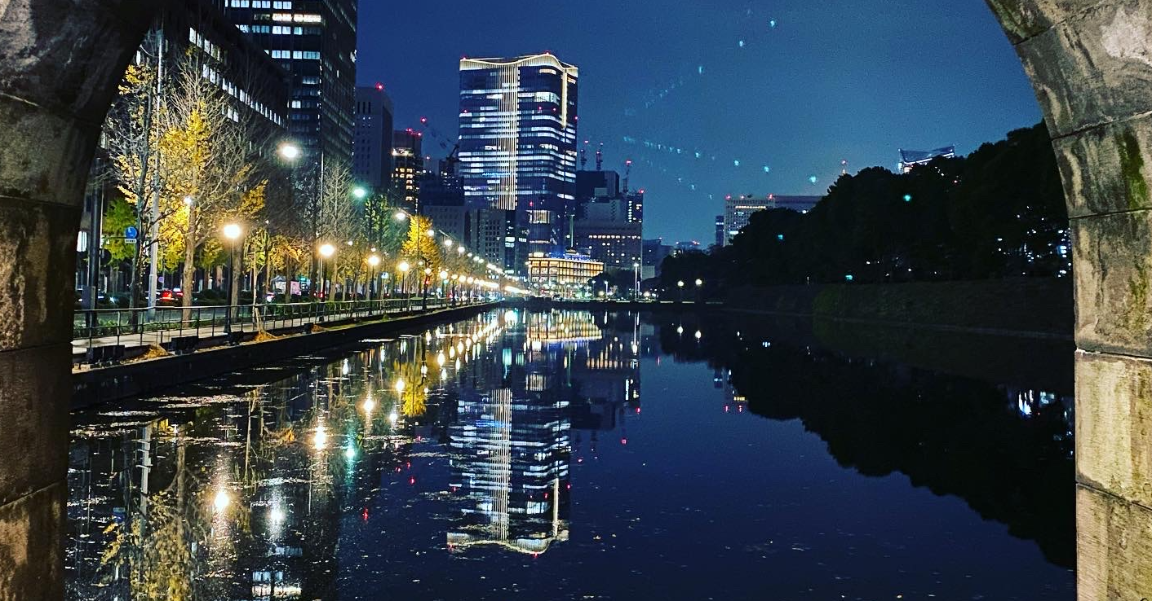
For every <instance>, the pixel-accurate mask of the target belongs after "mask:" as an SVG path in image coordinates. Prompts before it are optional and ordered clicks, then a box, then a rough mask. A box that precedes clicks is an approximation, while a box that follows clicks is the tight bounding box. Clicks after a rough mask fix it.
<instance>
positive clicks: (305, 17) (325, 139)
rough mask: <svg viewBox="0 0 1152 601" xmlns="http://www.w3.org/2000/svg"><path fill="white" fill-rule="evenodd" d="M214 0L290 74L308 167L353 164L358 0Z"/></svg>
mask: <svg viewBox="0 0 1152 601" xmlns="http://www.w3.org/2000/svg"><path fill="white" fill-rule="evenodd" d="M215 1H216V2H218V3H219V5H220V6H221V7H222V8H223V9H224V13H225V14H226V15H227V16H228V18H229V19H231V21H232V22H233V23H235V24H236V26H237V27H238V28H239V29H240V31H242V32H244V33H246V34H248V37H249V39H251V40H252V41H254V42H256V44H257V45H258V46H260V47H261V48H263V49H264V50H265V51H266V52H267V53H268V55H269V56H271V57H272V59H273V60H275V61H276V62H277V63H279V64H280V66H281V67H283V68H284V70H285V71H286V72H288V73H289V75H290V76H291V79H292V99H291V104H290V107H289V109H290V112H291V118H290V120H289V130H290V132H289V133H290V134H291V135H292V137H293V138H294V139H295V140H296V142H297V143H299V144H300V145H301V146H302V147H303V148H304V152H305V160H306V161H307V162H308V164H307V165H306V167H308V168H316V167H319V165H320V163H321V161H322V160H323V161H328V162H329V164H344V165H348V166H349V167H351V159H352V133H353V115H354V108H355V107H354V104H355V96H356V21H357V6H358V1H357V0H323V1H321V0H276V1H274V2H272V1H268V0H215ZM277 108H279V107H277Z"/></svg>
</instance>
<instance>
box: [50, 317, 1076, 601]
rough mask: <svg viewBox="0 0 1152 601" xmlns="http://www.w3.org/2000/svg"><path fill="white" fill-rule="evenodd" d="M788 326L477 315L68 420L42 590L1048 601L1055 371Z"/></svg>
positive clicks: (1043, 363)
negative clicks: (65, 470)
mask: <svg viewBox="0 0 1152 601" xmlns="http://www.w3.org/2000/svg"><path fill="white" fill-rule="evenodd" d="M745 321H746V320H745ZM815 330H816V331H813V329H812V328H810V327H807V326H803V325H801V326H795V325H794V324H793V325H788V324H785V325H780V324H772V323H764V324H759V323H757V324H749V323H743V322H741V321H738V320H737V321H732V322H731V323H728V322H727V321H726V320H724V319H720V318H716V317H709V318H702V319H699V320H698V319H697V318H696V317H693V316H676V315H666V316H640V315H636V314H626V313H619V314H613V313H587V312H552V313H532V312H525V311H519V312H509V313H505V312H503V311H501V312H493V313H490V314H485V315H483V316H481V317H479V318H476V319H472V320H468V321H464V322H461V323H456V324H452V325H445V326H443V327H441V328H438V329H435V330H431V331H428V332H419V333H414V334H413V335H411V336H406V337H402V338H400V339H396V340H381V341H365V342H364V343H363V344H361V345H359V346H357V347H355V348H348V349H344V350H342V351H331V352H328V353H325V354H323V355H317V356H313V357H304V358H300V359H297V360H295V361H293V362H290V363H285V364H279V365H274V366H270V367H266V368H261V369H256V370H251V371H248V372H245V373H242V374H236V375H233V376H230V377H228V378H222V379H220V380H217V381H213V382H209V383H205V384H201V385H198V386H195V387H188V388H184V389H181V390H179V391H176V392H174V393H172V394H170V395H166V396H164V397H158V398H152V399H145V400H141V401H136V402H133V403H129V404H124V405H122V406H117V407H105V408H101V410H99V411H96V412H88V413H83V414H79V415H77V416H75V418H74V422H75V426H74V429H73V432H72V446H71V471H70V476H69V485H70V489H71V499H70V503H69V518H70V528H69V542H68V545H69V549H68V559H67V567H68V574H69V591H70V592H69V598H71V599H120V600H128V599H196V600H201V599H202V600H222V599H237V600H239V599H302V600H303V599H307V600H312V599H324V600H336V599H342V600H343V599H348V600H350V599H366V600H369V599H372V600H374V599H406V600H422V599H445V600H455V599H494V600H501V599H548V600H551V599H620V600H634V599H658V600H662V601H663V600H671V599H725V600H731V599H749V600H753V599H755V600H759V599H770V600H791V599H867V600H879V599H1022V600H1035V599H1056V600H1060V599H1073V598H1074V573H1073V567H1074V566H1073V561H1074V555H1075V552H1074V550H1075V541H1074V528H1073V497H1072V493H1073V488H1072V482H1073V471H1072V458H1071V450H1072V440H1071V434H1070V426H1069V424H1070V423H1071V421H1070V420H1071V412H1072V400H1071V398H1070V392H1069V391H1070V388H1071V386H1070V380H1071V376H1070V371H1069V370H1070V366H1071V361H1070V359H1071V352H1070V351H1068V353H1067V356H1066V359H1067V361H1065V354H1064V350H1065V349H1063V348H1062V347H1059V348H1056V349H1055V350H1052V349H1051V348H1048V349H1039V350H1038V349H1036V348H1032V347H1031V346H1029V345H1033V344H1035V345H1037V346H1044V345H1043V344H1041V343H1022V342H1018V341H1017V342H1014V343H1011V344H1018V345H1021V348H1013V347H1011V344H1009V343H1007V342H1005V343H1003V345H1004V346H1002V347H997V348H989V347H988V346H987V344H988V343H987V341H963V340H960V341H957V340H928V341H924V340H922V339H918V340H917V341H902V340H890V341H887V342H885V341H884V340H883V338H884V336H883V335H881V334H878V333H876V332H864V333H846V332H844V331H834V330H829V329H827V328H823V329H822V328H820V327H817V328H815ZM697 332H699V334H697ZM896 336H897V337H898V336H899V335H896ZM854 337H855V338H854ZM878 341H879V342H878ZM969 343H971V345H972V347H973V348H971V349H967V350H965V348H964V347H965V345H966V344H969ZM1049 346H1051V345H1049ZM834 348H835V349H837V350H832V349H834ZM893 349H895V350H893ZM933 349H935V351H939V352H935V351H934V350H933ZM975 349H980V350H979V351H977V350H975ZM997 352H1000V353H1001V354H1003V355H1004V356H1006V357H1009V358H1008V359H1004V360H1001V359H999V358H997V357H996V356H995V355H996V353H997ZM902 356H903V358H902ZM1021 357H1027V359H1026V360H1025V361H1022V362H1017V363H1019V364H1020V365H1023V366H1025V367H1021V368H1019V369H1016V368H1013V367H1012V365H1013V360H1012V358H1016V359H1019V358H1021ZM1037 363H1039V365H1037ZM912 364H917V365H919V366H918V367H914V366H912ZM1066 372H1068V373H1066Z"/></svg>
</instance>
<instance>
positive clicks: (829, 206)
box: [661, 124, 1071, 294]
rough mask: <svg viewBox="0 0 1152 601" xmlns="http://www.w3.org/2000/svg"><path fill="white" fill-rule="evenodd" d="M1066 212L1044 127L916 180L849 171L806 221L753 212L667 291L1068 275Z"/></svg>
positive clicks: (669, 266) (674, 271) (665, 282)
mask: <svg viewBox="0 0 1152 601" xmlns="http://www.w3.org/2000/svg"><path fill="white" fill-rule="evenodd" d="M1067 223H1068V216H1067V210H1066V208H1065V204H1064V193H1063V190H1062V188H1061V182H1060V179H1059V174H1058V172H1057V167H1056V159H1055V155H1054V153H1053V150H1052V146H1051V140H1050V138H1049V136H1048V132H1047V129H1046V128H1045V127H1044V125H1043V124H1040V125H1037V126H1035V127H1031V128H1028V129H1021V130H1017V131H1013V132H1011V133H1009V134H1008V137H1007V139H1005V140H1003V141H1000V142H996V143H991V144H985V145H983V146H981V147H980V148H979V149H978V150H976V151H975V152H973V153H972V154H971V155H969V156H968V157H967V158H955V159H944V158H940V159H937V160H935V161H933V162H932V163H931V164H929V165H926V166H922V167H917V168H915V169H913V170H912V171H911V172H910V173H907V174H903V173H893V172H891V171H888V170H887V169H883V168H879V167H874V168H869V169H865V170H863V171H861V172H859V173H857V174H856V175H844V176H842V177H841V178H840V179H839V180H837V181H836V183H835V184H834V185H833V186H832V187H831V188H830V189H829V190H828V194H827V195H826V196H825V197H824V198H823V199H822V200H821V201H820V203H819V204H818V205H817V206H816V207H815V208H814V209H813V210H812V211H809V212H808V213H807V214H800V213H797V212H794V211H789V210H784V209H770V210H764V211H761V212H758V213H756V214H755V215H753V216H752V219H751V222H750V224H749V225H748V227H746V228H745V229H744V230H743V231H742V232H741V233H740V234H739V235H738V236H737V237H736V238H735V240H734V242H733V244H732V245H731V246H729V247H725V248H721V249H713V250H712V251H711V252H710V253H687V254H684V255H680V256H677V257H671V258H669V259H668V260H667V261H665V263H664V265H663V269H662V275H661V279H662V281H661V284H662V286H663V288H664V289H665V290H670V291H672V294H675V290H676V283H677V282H678V281H692V280H694V279H695V278H698V277H701V276H702V274H708V276H709V277H707V278H705V279H706V280H708V282H709V283H710V285H709V288H710V290H712V291H716V290H721V289H723V288H724V287H725V286H741V285H757V286H765V285H777V284H804V283H817V282H845V281H850V282H893V281H911V280H951V279H986V278H1001V277H1014V276H1015V277H1019V276H1047V277H1053V276H1055V277H1060V276H1066V275H1068V273H1069V271H1070V269H1071V265H1070V260H1069V257H1068V254H1069V242H1068V233H1067Z"/></svg>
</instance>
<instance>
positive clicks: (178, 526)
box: [102, 441, 203, 601]
mask: <svg viewBox="0 0 1152 601" xmlns="http://www.w3.org/2000/svg"><path fill="white" fill-rule="evenodd" d="M175 451H176V453H175V454H176V460H175V471H176V473H175V478H174V479H173V481H172V483H171V484H170V485H169V486H168V487H167V488H165V489H163V490H161V491H159V492H157V493H156V494H153V495H150V496H149V497H148V498H147V502H146V503H145V504H144V505H143V506H142V507H141V510H140V511H139V512H137V513H136V514H135V515H133V516H132V518H131V519H130V520H129V521H128V522H127V526H124V525H118V523H116V522H113V525H112V526H110V527H109V529H114V530H116V536H115V538H114V539H113V540H112V543H111V544H110V545H109V547H108V548H107V549H106V551H105V553H104V556H103V558H102V562H103V563H104V565H105V566H106V567H108V568H115V569H117V570H119V571H127V572H128V573H129V577H130V581H131V587H132V591H133V598H135V599H149V600H152V599H156V600H160V599H164V600H172V601H180V600H183V599H191V598H193V597H192V593H193V590H192V582H191V581H190V580H189V577H188V576H189V574H192V573H193V557H192V550H191V543H192V541H193V540H199V539H200V537H198V536H196V534H199V532H197V531H199V530H202V528H198V527H197V526H196V524H201V523H203V521H202V520H201V519H200V517H201V516H200V515H199V514H200V510H199V508H198V507H196V505H197V504H196V503H192V504H189V503H188V500H187V497H188V488H189V487H188V483H187V479H188V475H187V474H186V470H185V457H186V449H185V446H184V444H183V443H182V442H180V441H177V444H176V449H175Z"/></svg>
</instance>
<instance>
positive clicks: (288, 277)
mask: <svg viewBox="0 0 1152 601" xmlns="http://www.w3.org/2000/svg"><path fill="white" fill-rule="evenodd" d="M276 154H279V155H280V158H281V159H283V160H284V162H286V163H288V164H289V165H291V167H292V169H293V170H294V169H295V168H296V161H298V160H299V159H300V155H301V154H303V153H302V152H301V151H300V147H299V146H297V145H296V144H294V143H292V142H283V143H281V144H280V146H279V148H277V149H276ZM295 180H296V177H295V173H294V172H293V173H292V174H291V175H290V176H289V182H288V184H289V185H288V190H289V193H290V197H289V201H291V203H292V205H290V206H295V202H296V199H295V197H296V181H295ZM268 237H269V238H271V237H272V236H271V231H269V235H268ZM269 248H271V247H269ZM264 260H265V261H268V263H269V264H271V263H272V262H271V261H269V260H268V255H267V254H266V255H265V257H264ZM286 263H287V262H286ZM268 273H269V275H271V273H272V272H271V271H269V272H268ZM292 275H293V274H291V273H288V269H287V268H285V270H284V302H285V304H287V303H291V302H292V279H293V277H292ZM268 279H269V282H268V286H269V293H271V292H272V290H271V286H272V282H271V281H270V280H271V278H268ZM273 296H274V295H273Z"/></svg>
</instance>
